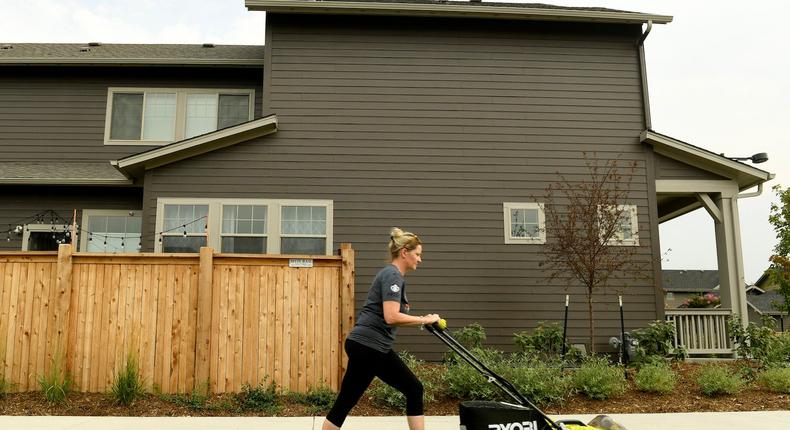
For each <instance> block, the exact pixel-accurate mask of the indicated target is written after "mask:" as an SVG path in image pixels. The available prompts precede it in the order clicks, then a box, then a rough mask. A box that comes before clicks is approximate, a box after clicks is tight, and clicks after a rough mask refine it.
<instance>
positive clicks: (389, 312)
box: [383, 300, 440, 326]
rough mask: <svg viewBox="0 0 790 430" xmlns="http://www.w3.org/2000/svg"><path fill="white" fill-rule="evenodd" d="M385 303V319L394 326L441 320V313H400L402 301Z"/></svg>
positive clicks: (430, 322)
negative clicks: (420, 314)
mask: <svg viewBox="0 0 790 430" xmlns="http://www.w3.org/2000/svg"><path fill="white" fill-rule="evenodd" d="M383 305H384V321H385V322H386V323H387V324H388V325H394V326H418V325H421V324H433V323H435V322H436V321H439V319H440V318H439V315H437V314H428V315H423V316H416V315H408V314H402V313H400V302H396V301H391V300H389V301H385V302H384V303H383Z"/></svg>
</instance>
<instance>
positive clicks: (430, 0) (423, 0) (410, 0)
mask: <svg viewBox="0 0 790 430" xmlns="http://www.w3.org/2000/svg"><path fill="white" fill-rule="evenodd" d="M318 1H323V2H330V3H331V2H349V3H354V2H356V3H402V4H446V5H458V6H468V7H480V6H491V7H518V8H527V9H556V10H587V11H595V12H624V13H638V12H629V11H626V10H617V9H609V8H605V7H578V6H557V5H553V4H545V3H507V2H489V1H486V2H482V1H481V2H474V1H442V0H318Z"/></svg>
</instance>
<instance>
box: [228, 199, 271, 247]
mask: <svg viewBox="0 0 790 430" xmlns="http://www.w3.org/2000/svg"><path fill="white" fill-rule="evenodd" d="M267 209H268V208H267V207H266V206H260V205H223V206H222V245H221V250H222V252H233V253H243V254H265V253H266V245H267V243H266V242H267V237H266V215H267Z"/></svg>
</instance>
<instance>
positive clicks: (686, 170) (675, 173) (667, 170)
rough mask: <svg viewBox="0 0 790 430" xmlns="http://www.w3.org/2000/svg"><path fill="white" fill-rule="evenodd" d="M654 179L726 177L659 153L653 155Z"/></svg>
mask: <svg viewBox="0 0 790 430" xmlns="http://www.w3.org/2000/svg"><path fill="white" fill-rule="evenodd" d="M655 163H656V179H726V178H724V177H722V176H719V175H717V174H715V173H712V172H708V171H707V170H702V169H699V168H697V167H694V166H690V165H688V164H686V163H683V162H680V161H677V160H673V159H671V158H669V157H665V156H663V155H660V154H656V155H655Z"/></svg>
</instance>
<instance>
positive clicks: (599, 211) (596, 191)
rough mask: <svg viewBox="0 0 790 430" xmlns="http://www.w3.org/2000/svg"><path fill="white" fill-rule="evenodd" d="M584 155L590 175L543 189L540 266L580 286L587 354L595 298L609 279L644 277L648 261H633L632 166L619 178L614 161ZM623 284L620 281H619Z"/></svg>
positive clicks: (636, 231)
mask: <svg viewBox="0 0 790 430" xmlns="http://www.w3.org/2000/svg"><path fill="white" fill-rule="evenodd" d="M594 156H595V154H593V157H590V156H588V154H587V153H584V160H585V165H586V166H587V169H588V171H589V176H587V177H586V178H584V179H582V180H575V181H572V180H569V179H568V178H566V177H565V176H563V175H559V174H558V176H559V180H558V181H557V182H556V183H554V184H551V185H549V186H548V187H547V188H546V190H545V196H544V198H545V200H544V201H545V202H546V205H545V214H546V246H545V255H544V259H543V261H542V262H541V263H540V264H541V266H542V267H543V268H544V270H546V272H547V275H548V278H549V280H555V279H560V280H562V281H564V282H568V284H567V285H566V288H567V287H570V286H572V285H573V284H576V285H580V286H583V287H584V289H585V293H586V299H587V310H588V322H589V330H590V332H589V334H590V351H591V352H593V353H594V352H595V318H594V312H593V304H594V295H595V293H596V292H597V291H598V290H603V289H604V288H605V287H607V286H608V285H609V281H610V279H613V277H617V276H619V277H624V276H627V277H628V278H630V279H634V278H643V277H644V270H645V268H646V265H647V262H644V261H642V262H640V261H638V260H637V258H636V253H637V251H638V249H639V246H637V245H638V243H639V241H638V240H639V239H638V238H639V236H638V235H639V229H638V228H633V224H632V212H631V211H632V210H633V207H632V206H626V205H629V204H633V200H629V197H630V196H629V193H630V190H631V179H632V178H633V174H634V173H635V171H636V168H637V163H636V162H635V161H633V162H630V163H628V164H627V168H626V169H625V170H626V174H621V173H620V167H619V162H618V160H598V159H596V158H594ZM621 283H622V282H621Z"/></svg>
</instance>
